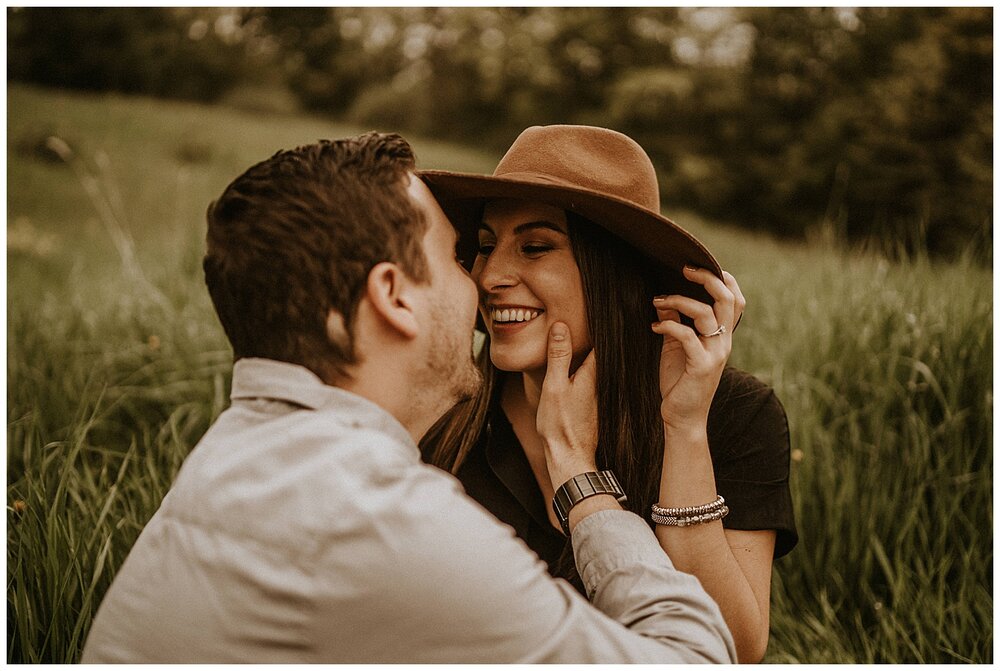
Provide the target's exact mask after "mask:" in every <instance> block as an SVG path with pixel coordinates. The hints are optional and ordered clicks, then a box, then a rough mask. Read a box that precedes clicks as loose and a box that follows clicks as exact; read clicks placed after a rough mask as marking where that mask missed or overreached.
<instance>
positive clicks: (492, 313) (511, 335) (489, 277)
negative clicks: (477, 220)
mask: <svg viewBox="0 0 1000 671" xmlns="http://www.w3.org/2000/svg"><path fill="white" fill-rule="evenodd" d="M472 279H473V280H475V282H476V285H477V286H478V287H479V311H480V313H481V314H482V316H483V321H484V322H485V323H486V329H487V330H488V331H489V334H490V359H491V360H492V361H493V365H494V366H496V367H497V368H499V369H500V370H505V371H517V372H530V371H540V370H544V368H545V365H546V349H547V343H548V333H549V327H550V326H551V325H552V324H553V323H554V322H556V321H561V322H564V323H565V324H566V325H567V326H568V327H569V330H570V335H571V337H572V342H573V353H574V359H579V357H580V356H581V355H584V354H586V352H588V351H589V350H590V348H591V344H590V343H591V340H590V330H589V328H588V327H587V310H586V307H585V305H584V300H583V284H582V282H581V280H580V269H579V267H577V265H576V259H575V258H574V256H573V249H572V247H571V246H570V239H569V232H568V224H567V222H566V213H565V211H564V210H562V209H561V208H558V207H554V206H552V205H544V204H541V203H532V202H526V201H515V200H496V201H491V202H489V203H488V204H487V205H486V209H485V211H484V213H483V223H482V226H481V227H480V229H479V255H478V256H477V257H476V262H475V264H474V265H473V267H472Z"/></svg>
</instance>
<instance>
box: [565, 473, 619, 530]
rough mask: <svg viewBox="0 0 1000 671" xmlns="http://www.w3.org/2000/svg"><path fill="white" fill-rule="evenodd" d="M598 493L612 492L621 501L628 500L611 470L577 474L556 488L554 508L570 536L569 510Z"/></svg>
mask: <svg viewBox="0 0 1000 671" xmlns="http://www.w3.org/2000/svg"><path fill="white" fill-rule="evenodd" d="M597 494H611V495H612V496H614V497H615V498H616V499H618V502H619V503H625V501H626V500H627V498H626V496H625V492H624V491H622V486H621V485H620V484H618V479H617V478H616V477H615V474H614V473H612V472H611V471H600V472H598V473H595V472H593V471H591V472H589V473H581V474H580V475H575V476H573V477H572V478H570V479H569V480H567V481H566V482H564V483H563V485H562V486H561V487H560V488H559V489H557V490H556V495H555V496H554V497H552V509H553V510H554V511H555V513H556V518H557V519H558V520H559V524H561V525H562V528H563V531H564V532H566V535H567V536H569V511H570V510H571V509H572V508H573V506H575V505H576V504H578V503H579V502H580V501H583V500H584V499H585V498H587V497H589V496H595V495H597Z"/></svg>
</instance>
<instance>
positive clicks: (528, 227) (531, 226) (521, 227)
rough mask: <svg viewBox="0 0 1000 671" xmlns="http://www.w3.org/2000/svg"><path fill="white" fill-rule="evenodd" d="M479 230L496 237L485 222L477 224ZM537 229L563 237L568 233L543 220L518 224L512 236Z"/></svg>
mask: <svg viewBox="0 0 1000 671" xmlns="http://www.w3.org/2000/svg"><path fill="white" fill-rule="evenodd" d="M479 228H480V229H481V230H482V229H485V230H487V231H489V232H490V233H492V234H493V235H496V232H495V231H494V230H493V229H492V228H490V226H489V224H487V223H486V222H483V223H481V224H479ZM538 228H547V229H549V230H551V231H555V232H556V233H562V234H563V235H568V233H566V231H564V230H563V229H561V228H559V226H558V225H557V224H554V223H552V222H551V221H545V220H544V219H541V220H539V221H529V222H527V223H524V224H518V225H517V226H515V227H514V235H520V234H521V233H526V232H528V231H533V230H535V229H538Z"/></svg>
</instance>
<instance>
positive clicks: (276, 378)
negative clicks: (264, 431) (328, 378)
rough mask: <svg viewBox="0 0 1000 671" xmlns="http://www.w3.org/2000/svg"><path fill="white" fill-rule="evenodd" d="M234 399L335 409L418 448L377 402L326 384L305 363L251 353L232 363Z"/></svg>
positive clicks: (360, 424) (357, 424) (357, 423)
mask: <svg viewBox="0 0 1000 671" xmlns="http://www.w3.org/2000/svg"><path fill="white" fill-rule="evenodd" d="M230 398H231V399H232V400H233V402H236V401H240V400H246V399H253V398H263V399H270V400H273V401H283V402H285V403H290V404H292V405H297V406H301V407H303V408H307V409H309V410H320V409H327V408H329V409H336V411H337V413H338V414H341V415H344V416H347V417H349V418H350V420H349V421H350V423H351V424H352V425H353V426H355V427H356V428H361V427H368V428H374V429H377V430H380V431H383V432H385V433H388V434H389V435H391V436H392V437H394V438H396V439H397V440H399V441H401V442H402V443H403V444H405V445H409V446H412V447H413V448H414V449H416V448H417V446H416V443H414V442H413V436H411V435H410V432H409V431H407V430H406V429H405V428H403V425H402V424H400V423H399V420H397V419H396V418H395V417H393V416H392V415H391V414H390V413H389V412H388V411H386V410H385V409H384V408H382V407H381V406H379V405H378V404H376V403H374V402H372V401H369V400H368V399H366V398H363V397H361V396H358V395H357V394H354V393H351V392H349V391H347V390H346V389H341V388H340V387H334V386H331V385H328V384H326V383H325V382H323V380H321V379H320V378H319V376H318V375H316V374H315V373H313V372H312V371H311V370H309V369H308V368H306V367H305V366H300V365H298V364H294V363H288V362H285V361H275V360H274V359H260V358H254V357H248V358H243V359H239V360H238V361H237V362H236V363H235V364H234V365H233V390H232V393H231V394H230Z"/></svg>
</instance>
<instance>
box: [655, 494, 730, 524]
mask: <svg viewBox="0 0 1000 671" xmlns="http://www.w3.org/2000/svg"><path fill="white" fill-rule="evenodd" d="M728 514H729V507H728V506H727V505H726V500H725V499H724V498H722V497H721V496H718V497H716V499H715V500H714V501H712V502H711V503H706V504H704V505H700V506H689V507H683V508H661V507H660V506H658V505H656V504H653V510H652V519H653V521H654V522H656V523H657V524H662V525H664V526H677V527H685V526H688V525H691V524H703V523H705V522H714V521H715V520H721V519H722V518H723V517H725V516H726V515H728Z"/></svg>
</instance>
